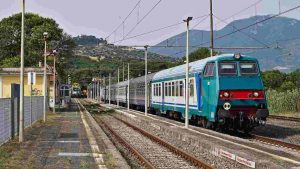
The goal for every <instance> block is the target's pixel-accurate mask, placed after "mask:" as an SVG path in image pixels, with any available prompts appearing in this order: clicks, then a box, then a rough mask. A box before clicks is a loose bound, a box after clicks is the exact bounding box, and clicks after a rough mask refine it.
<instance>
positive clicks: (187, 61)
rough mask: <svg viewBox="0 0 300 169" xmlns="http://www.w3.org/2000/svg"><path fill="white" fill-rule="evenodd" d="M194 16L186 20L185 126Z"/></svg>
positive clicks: (187, 123) (187, 122) (186, 123)
mask: <svg viewBox="0 0 300 169" xmlns="http://www.w3.org/2000/svg"><path fill="white" fill-rule="evenodd" d="M192 19H193V17H188V18H187V19H186V20H183V21H184V22H186V26H187V30H186V69H185V127H186V128H188V127H189V117H188V115H189V96H190V95H189V94H190V93H189V87H190V86H189V82H190V80H189V26H190V25H189V23H190V21H191V20H192Z"/></svg>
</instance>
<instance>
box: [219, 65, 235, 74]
mask: <svg viewBox="0 0 300 169" xmlns="http://www.w3.org/2000/svg"><path fill="white" fill-rule="evenodd" d="M219 74H220V75H221V76H236V75H237V68H236V62H220V63H219Z"/></svg>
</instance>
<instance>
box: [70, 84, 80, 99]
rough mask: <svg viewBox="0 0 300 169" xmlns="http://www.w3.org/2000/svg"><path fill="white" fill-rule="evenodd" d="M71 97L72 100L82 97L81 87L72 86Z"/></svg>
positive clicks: (77, 85)
mask: <svg viewBox="0 0 300 169" xmlns="http://www.w3.org/2000/svg"><path fill="white" fill-rule="evenodd" d="M72 97H74V98H80V97H82V92H81V86H80V84H79V83H73V84H72Z"/></svg>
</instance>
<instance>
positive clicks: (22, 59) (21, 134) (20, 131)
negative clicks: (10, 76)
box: [19, 0, 25, 142]
mask: <svg viewBox="0 0 300 169" xmlns="http://www.w3.org/2000/svg"><path fill="white" fill-rule="evenodd" d="M21 3H22V5H21V6H22V26H21V70H20V119H19V120H20V121H19V123H20V126H19V142H23V141H24V134H23V129H24V118H23V115H24V36H25V34H24V20H25V17H24V15H25V0H22V1H21Z"/></svg>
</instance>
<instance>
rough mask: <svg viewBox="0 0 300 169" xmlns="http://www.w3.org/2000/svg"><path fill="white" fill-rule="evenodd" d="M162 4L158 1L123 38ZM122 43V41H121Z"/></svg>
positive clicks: (160, 0)
mask: <svg viewBox="0 0 300 169" xmlns="http://www.w3.org/2000/svg"><path fill="white" fill-rule="evenodd" d="M161 2H162V0H159V1H158V2H157V3H156V4H155V5H154V6H153V7H152V8H151V9H150V10H149V11H148V12H147V13H146V15H144V16H143V17H142V18H141V19H140V20H139V21H138V22H137V24H136V25H135V26H134V27H133V28H132V29H130V31H128V33H127V34H126V35H125V36H124V38H126V37H127V36H128V35H130V34H131V33H132V32H133V31H134V30H135V29H136V28H137V26H138V25H139V24H140V23H142V22H143V20H144V19H145V18H146V17H147V16H148V15H149V14H150V13H151V12H152V11H153V10H154V9H155V8H156V7H157V6H158V5H159V4H160V3H161ZM121 41H122V40H121ZM113 43H116V42H113Z"/></svg>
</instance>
